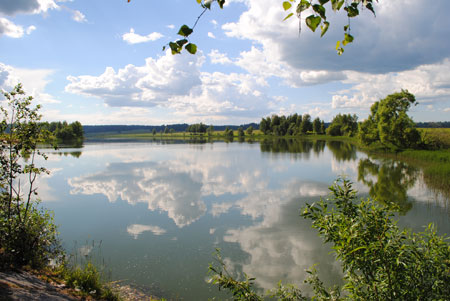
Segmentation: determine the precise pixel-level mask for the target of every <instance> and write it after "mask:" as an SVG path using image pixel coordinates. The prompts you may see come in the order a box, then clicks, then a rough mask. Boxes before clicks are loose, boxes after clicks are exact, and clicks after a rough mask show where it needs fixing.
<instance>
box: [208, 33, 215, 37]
mask: <svg viewBox="0 0 450 301" xmlns="http://www.w3.org/2000/svg"><path fill="white" fill-rule="evenodd" d="M208 37H210V38H211V39H215V38H216V36H215V35H214V34H213V33H212V32H208Z"/></svg>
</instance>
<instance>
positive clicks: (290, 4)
mask: <svg viewBox="0 0 450 301" xmlns="http://www.w3.org/2000/svg"><path fill="white" fill-rule="evenodd" d="M130 1H131V0H128V2H130ZM196 1H197V3H198V4H200V6H201V7H202V9H203V11H202V12H201V14H200V15H199V16H198V17H197V20H196V21H195V23H194V25H193V26H192V27H189V26H187V25H182V26H181V27H180V29H179V30H178V33H177V34H178V35H179V36H181V38H180V39H179V40H177V41H174V42H169V44H168V45H166V46H169V48H170V49H171V51H172V54H178V53H181V51H182V50H183V47H184V49H185V50H187V51H188V52H189V53H191V54H195V53H196V52H197V45H195V44H193V43H190V42H189V36H190V35H191V34H192V33H193V32H194V29H195V27H196V26H197V23H198V21H199V20H200V18H201V17H202V16H203V14H204V13H205V12H206V11H207V10H210V9H211V5H212V3H213V2H217V3H218V5H219V7H220V8H223V6H224V4H225V0H196ZM376 1H378V0H376ZM327 3H329V4H330V8H331V9H332V10H333V12H335V13H336V12H341V11H345V13H344V14H345V15H346V17H347V19H348V23H347V25H345V26H344V39H343V40H342V41H337V43H336V50H337V53H338V54H339V55H341V54H342V53H343V52H344V48H343V47H344V46H346V45H347V44H349V43H352V42H353V40H354V37H353V36H352V35H351V34H350V19H351V18H355V17H357V16H358V15H359V13H360V10H363V9H364V8H366V9H368V10H370V11H371V12H372V13H373V14H374V15H375V9H374V7H373V3H374V1H373V0H353V1H347V0H285V1H283V2H282V7H283V9H284V10H285V11H286V12H287V13H288V15H287V16H286V17H285V18H284V20H283V21H285V20H287V19H289V18H290V17H292V16H293V15H296V16H297V17H298V19H299V21H300V22H299V31H301V24H302V21H303V20H304V22H305V24H306V26H307V27H308V28H309V29H310V30H311V31H313V32H315V31H316V29H317V28H318V27H319V26H320V31H321V33H320V36H321V37H322V36H323V35H324V34H325V33H326V32H327V31H328V28H329V27H330V22H329V21H328V19H327V9H326V6H325V4H327ZM306 12H310V13H311V14H310V15H308V16H307V17H306V18H302V17H301V15H302V13H306ZM166 46H164V47H163V51H164V50H165V49H166Z"/></svg>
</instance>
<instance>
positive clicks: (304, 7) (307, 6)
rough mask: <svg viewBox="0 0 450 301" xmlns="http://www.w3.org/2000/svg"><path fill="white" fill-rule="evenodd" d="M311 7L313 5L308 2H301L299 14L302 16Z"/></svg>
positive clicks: (303, 0)
mask: <svg viewBox="0 0 450 301" xmlns="http://www.w3.org/2000/svg"><path fill="white" fill-rule="evenodd" d="M310 6H311V3H310V2H309V1H307V0H301V1H300V3H299V4H298V5H297V14H300V13H301V12H302V11H305V10H307V9H308V8H309V7H310Z"/></svg>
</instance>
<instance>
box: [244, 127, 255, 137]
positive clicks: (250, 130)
mask: <svg viewBox="0 0 450 301" xmlns="http://www.w3.org/2000/svg"><path fill="white" fill-rule="evenodd" d="M253 131H254V129H253V126H249V127H248V128H247V129H246V130H245V133H246V134H247V135H249V136H251V135H253Z"/></svg>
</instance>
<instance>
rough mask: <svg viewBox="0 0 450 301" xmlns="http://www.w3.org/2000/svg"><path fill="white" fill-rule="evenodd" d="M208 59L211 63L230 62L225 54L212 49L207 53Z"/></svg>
mask: <svg viewBox="0 0 450 301" xmlns="http://www.w3.org/2000/svg"><path fill="white" fill-rule="evenodd" d="M208 56H209V59H210V60H211V63H212V64H222V65H224V64H231V63H232V61H231V60H230V59H229V58H228V57H227V55H226V54H224V53H220V52H219V50H217V49H213V50H211V52H210V53H209V54H208Z"/></svg>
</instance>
